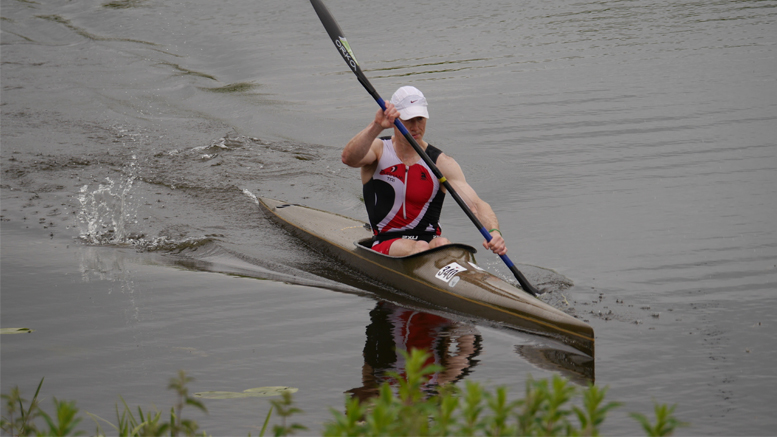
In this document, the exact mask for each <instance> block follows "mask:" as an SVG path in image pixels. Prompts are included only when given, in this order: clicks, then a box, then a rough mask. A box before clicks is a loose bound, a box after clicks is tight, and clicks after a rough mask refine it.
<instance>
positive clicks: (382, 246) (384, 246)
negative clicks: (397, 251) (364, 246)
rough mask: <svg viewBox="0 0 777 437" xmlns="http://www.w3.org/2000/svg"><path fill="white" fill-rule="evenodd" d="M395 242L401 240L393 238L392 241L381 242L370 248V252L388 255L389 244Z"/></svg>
mask: <svg viewBox="0 0 777 437" xmlns="http://www.w3.org/2000/svg"><path fill="white" fill-rule="evenodd" d="M397 240H401V238H394V239H392V240H386V241H382V242H380V243H378V244H376V245H374V246H372V250H374V251H375V252H380V253H382V254H384V255H388V254H389V249H391V244H392V243H394V242H395V241H397Z"/></svg>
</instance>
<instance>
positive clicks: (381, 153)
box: [342, 86, 507, 256]
mask: <svg viewBox="0 0 777 437" xmlns="http://www.w3.org/2000/svg"><path fill="white" fill-rule="evenodd" d="M427 106H428V105H427V102H426V98H425V97H424V95H423V93H421V91H419V90H418V89H417V88H415V87H412V86H403V87H401V88H399V89H398V90H397V91H396V92H395V93H394V95H393V96H392V97H391V101H390V102H388V103H386V110H385V111H384V110H382V109H379V110H378V112H377V113H376V114H375V119H374V120H373V121H372V122H370V124H369V125H368V126H367V127H366V128H364V130H362V131H361V132H359V133H358V134H356V136H354V137H353V138H352V139H351V140H350V141H349V142H348V144H347V145H346V146H345V148H344V149H343V153H342V160H343V163H344V164H346V165H348V166H350V167H354V168H360V169H361V177H362V184H363V190H364V203H365V205H366V206H367V215H368V216H369V219H370V225H371V226H372V229H373V232H374V233H375V238H374V239H373V246H372V248H373V250H376V251H378V252H381V253H384V254H387V255H391V256H405V255H411V254H414V253H418V252H422V251H424V250H428V249H431V248H435V247H439V246H442V245H444V244H449V243H450V241H449V240H448V239H446V238H444V237H442V236H440V234H441V230H440V225H439V218H440V212H441V211H442V202H443V199H444V197H445V187H443V186H441V184H440V183H439V181H438V180H437V178H436V177H435V176H434V173H433V172H432V171H431V169H430V168H429V167H428V166H427V165H426V163H425V162H424V161H423V160H422V159H421V157H420V156H419V155H418V153H416V151H415V149H413V146H412V145H410V143H409V142H408V141H407V139H406V138H405V137H404V135H402V133H401V132H400V131H399V129H397V128H396V126H395V127H394V135H393V136H392V137H384V138H378V136H379V135H380V134H381V132H383V131H384V130H385V129H388V128H390V127H392V126H394V120H395V119H396V118H397V117H399V118H400V119H401V120H402V123H403V124H404V125H405V127H406V128H407V130H408V131H409V132H410V134H411V135H412V136H413V139H415V141H416V143H418V145H419V146H421V148H422V149H424V151H425V152H426V153H427V155H429V157H430V158H431V159H432V162H434V163H435V164H436V165H437V168H439V169H440V172H442V174H443V176H445V178H446V179H447V180H448V181H449V182H450V183H451V186H452V187H453V189H454V190H456V192H457V193H459V195H460V196H461V198H462V199H464V201H465V202H466V203H467V205H468V206H469V208H470V209H471V210H472V212H473V213H474V214H475V216H476V217H477V218H478V219H479V220H480V221H481V223H483V226H485V228H486V229H489V230H490V231H489V232H490V233H491V236H492V239H491V242H486V241H484V242H483V246H484V247H485V248H487V249H490V250H491V251H493V252H494V253H496V254H497V255H504V254H505V253H507V247H506V246H505V241H504V239H503V238H502V234H501V233H500V232H499V222H498V221H497V219H496V215H495V214H494V211H493V210H492V209H491V206H490V205H489V204H488V203H486V202H484V201H483V200H481V199H480V198H479V197H478V195H477V194H476V193H475V190H473V189H472V187H470V186H469V184H468V183H467V181H466V179H465V178H464V173H463V172H462V171H461V167H459V164H458V163H457V162H456V161H455V160H454V159H453V158H451V157H449V156H447V155H445V154H444V153H442V152H441V151H440V150H439V149H437V148H436V147H434V146H432V145H430V144H429V143H427V142H426V141H424V134H425V132H426V121H427V119H428V118H429V112H428V109H427Z"/></svg>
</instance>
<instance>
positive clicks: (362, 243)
mask: <svg viewBox="0 0 777 437" xmlns="http://www.w3.org/2000/svg"><path fill="white" fill-rule="evenodd" d="M353 244H354V246H356V248H357V249H360V250H367V251H369V252H370V253H372V254H376V255H380V256H382V257H386V258H391V259H411V258H416V257H419V256H426V255H429V254H433V253H435V252H440V251H444V250H450V249H464V250H465V251H467V252H469V253H471V254H475V253H477V252H478V251H477V249H475V248H474V247H472V246H469V245H466V244H460V243H451V244H446V245H444V246H439V247H435V248H433V249H429V250H425V251H423V252H418V253H414V254H412V255H406V256H391V255H385V254H382V253H380V252H375V251H374V250H372V248H371V247H372V238H364V239H362V240H358V241H354V243H353Z"/></svg>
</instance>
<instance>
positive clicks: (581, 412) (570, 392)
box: [324, 350, 680, 436]
mask: <svg viewBox="0 0 777 437" xmlns="http://www.w3.org/2000/svg"><path fill="white" fill-rule="evenodd" d="M403 355H404V356H405V359H406V368H405V370H406V376H405V377H402V376H400V375H398V374H396V373H394V374H392V377H393V378H394V379H395V380H396V381H398V387H397V390H396V391H397V393H398V394H397V395H395V394H394V391H393V390H392V388H391V386H390V385H389V384H388V383H384V384H383V385H382V386H381V387H380V392H379V393H380V395H379V396H378V397H377V398H375V399H372V400H370V401H368V402H366V403H364V404H361V403H359V401H358V400H357V399H348V400H347V401H346V408H345V413H341V412H339V411H337V410H334V409H332V410H331V412H332V416H333V421H331V422H327V423H325V424H324V426H325V427H324V435H326V436H373V435H414V436H425V435H431V436H450V435H456V436H459V435H462V436H472V435H486V436H503V435H520V436H560V435H577V436H598V435H599V427H600V426H601V424H602V423H603V422H604V420H605V417H606V416H607V413H608V412H609V411H610V410H612V409H614V408H617V407H618V406H620V403H618V402H605V401H604V397H605V394H606V393H607V388H604V389H600V388H598V387H596V386H594V385H591V386H589V387H588V388H586V389H584V390H582V393H578V389H577V388H576V387H575V386H573V385H571V384H570V383H569V382H568V381H567V380H565V379H563V378H561V377H559V376H553V377H552V378H551V379H550V380H547V379H546V380H534V379H529V380H528V381H527V382H526V390H525V397H524V398H523V399H520V400H517V401H510V400H508V397H507V389H506V388H505V387H498V388H496V390H495V391H494V392H493V393H492V392H488V391H486V390H484V389H483V388H482V387H481V386H480V385H479V384H478V383H476V382H472V381H467V382H466V384H465V388H464V389H463V390H461V389H458V388H456V387H454V386H444V387H439V390H438V393H436V394H432V395H428V394H426V393H424V391H423V390H422V388H423V384H422V381H423V380H424V378H425V376H426V375H428V374H430V373H433V372H435V371H438V370H439V366H435V365H432V366H424V363H425V362H426V361H427V358H428V354H427V353H426V352H422V351H417V350H413V351H411V353H410V354H406V353H403ZM578 394H581V395H582V406H576V405H575V406H570V403H571V401H572V399H573V398H574V397H575V396H577V395H578ZM673 413H674V407H671V408H667V407H666V406H658V405H657V406H656V420H657V422H656V423H655V424H652V423H650V421H649V420H648V419H647V418H644V416H641V415H633V416H634V417H635V418H636V419H637V420H639V421H640V423H641V424H642V426H643V428H644V430H645V431H646V432H647V434H648V435H669V434H671V433H672V432H673V431H674V429H675V428H676V427H677V426H679V424H680V422H679V421H678V420H677V419H676V418H675V417H674V416H673ZM575 419H577V420H575Z"/></svg>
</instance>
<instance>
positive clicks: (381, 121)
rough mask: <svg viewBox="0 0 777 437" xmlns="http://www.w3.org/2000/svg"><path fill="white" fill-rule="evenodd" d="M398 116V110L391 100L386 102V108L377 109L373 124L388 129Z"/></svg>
mask: <svg viewBox="0 0 777 437" xmlns="http://www.w3.org/2000/svg"><path fill="white" fill-rule="evenodd" d="M398 117H399V111H398V110H397V108H395V107H394V104H393V103H391V102H386V110H385V111H384V110H383V109H378V112H376V113H375V124H377V125H378V126H380V127H382V128H383V129H389V128H390V127H391V126H393V125H394V120H396V119H397V118H398Z"/></svg>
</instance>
